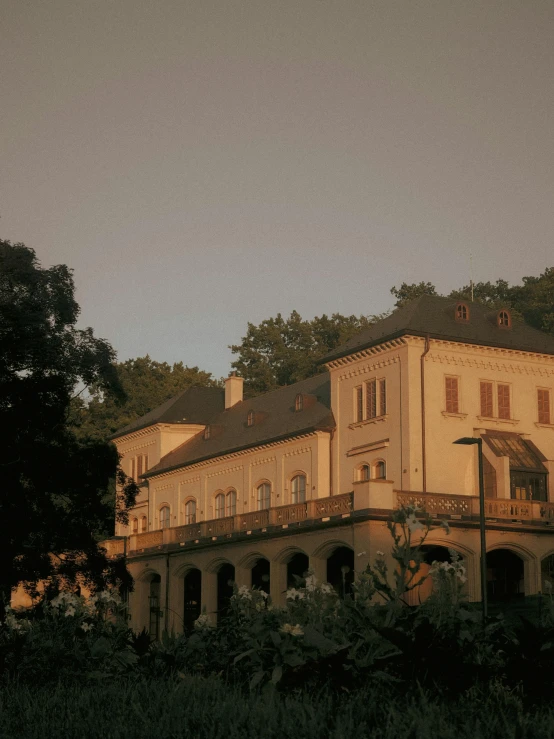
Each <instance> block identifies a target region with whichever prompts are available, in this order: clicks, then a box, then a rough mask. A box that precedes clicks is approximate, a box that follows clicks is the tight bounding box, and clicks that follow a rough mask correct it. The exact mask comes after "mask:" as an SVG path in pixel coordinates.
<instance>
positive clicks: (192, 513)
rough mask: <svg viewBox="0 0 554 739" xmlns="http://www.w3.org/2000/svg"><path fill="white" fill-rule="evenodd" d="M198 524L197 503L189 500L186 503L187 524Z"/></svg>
mask: <svg viewBox="0 0 554 739" xmlns="http://www.w3.org/2000/svg"><path fill="white" fill-rule="evenodd" d="M189 523H196V501H195V500H187V502H186V503H185V524H189Z"/></svg>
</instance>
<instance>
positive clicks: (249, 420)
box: [246, 411, 254, 426]
mask: <svg viewBox="0 0 554 739" xmlns="http://www.w3.org/2000/svg"><path fill="white" fill-rule="evenodd" d="M246 425H247V426H253V425H254V411H248V415H247V417H246Z"/></svg>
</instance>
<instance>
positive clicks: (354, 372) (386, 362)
mask: <svg viewBox="0 0 554 739" xmlns="http://www.w3.org/2000/svg"><path fill="white" fill-rule="evenodd" d="M398 362H400V356H399V355H398V354H395V355H394V356H389V357H382V358H381V359H379V360H378V361H377V362H373V363H372V364H365V365H361V366H358V367H356V368H354V367H352V369H350V371H349V372H344V373H343V374H342V375H339V382H340V381H342V380H349V379H350V378H351V377H359V376H360V375H368V374H370V373H374V372H377V371H378V370H380V369H384V368H385V367H390V365H391V364H397V363H398Z"/></svg>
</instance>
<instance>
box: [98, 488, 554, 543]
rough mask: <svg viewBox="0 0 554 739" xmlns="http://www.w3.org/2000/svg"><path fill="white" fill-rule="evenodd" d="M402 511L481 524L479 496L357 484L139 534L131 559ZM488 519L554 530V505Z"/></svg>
mask: <svg viewBox="0 0 554 739" xmlns="http://www.w3.org/2000/svg"><path fill="white" fill-rule="evenodd" d="M402 505H404V506H408V505H415V506H418V507H419V508H424V509H425V510H426V511H427V513H428V514H429V515H430V516H431V517H433V518H441V519H445V520H447V521H451V522H454V521H467V522H477V521H478V520H479V498H478V496H470V495H451V494H448V493H421V492H418V491H400V490H394V489H393V483H392V482H389V481H371V480H370V481H367V482H360V483H355V484H354V492H352V493H345V494H343V495H333V496H331V497H328V498H316V499H315V500H309V501H307V502H305V503H293V504H291V505H286V506H279V507H278V508H269V509H264V510H261V511H251V512H249V513H241V514H237V515H235V516H227V517H225V518H216V519H211V520H209V521H200V522H198V523H192V524H187V525H185V526H176V527H174V528H167V529H163V530H162V529H158V530H156V531H148V532H146V533H143V534H135V535H132V536H130V537H128V540H127V549H126V551H127V552H128V553H129V554H131V553H138V552H141V551H143V550H147V549H161V548H162V547H165V546H172V547H176V546H185V545H187V544H200V543H202V544H209V543H210V542H212V541H222V540H225V539H231V538H236V536H238V535H240V534H246V535H250V534H254V533H258V534H265V533H267V534H269V535H271V534H275V533H278V532H279V531H283V530H285V529H288V528H289V526H290V527H292V528H296V527H297V526H298V525H303V524H304V525H307V526H311V525H318V524H322V523H325V522H327V521H335V522H336V521H338V520H340V519H341V518H349V517H350V516H351V515H352V514H355V515H357V516H359V517H361V518H364V517H365V518H385V517H388V516H389V515H390V511H391V510H393V509H395V508H399V507H400V506H402ZM485 517H486V519H487V522H489V523H490V524H494V525H503V524H504V525H510V526H511V525H514V524H520V525H526V526H536V527H545V526H554V503H542V502H539V501H522V500H509V499H502V498H494V499H489V498H487V499H486V501H485ZM102 546H104V547H106V549H107V550H108V556H111V557H115V556H120V555H122V554H124V551H125V549H124V540H123V538H121V539H109V540H107V541H105V542H103V543H102Z"/></svg>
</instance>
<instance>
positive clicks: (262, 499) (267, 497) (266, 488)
mask: <svg viewBox="0 0 554 739" xmlns="http://www.w3.org/2000/svg"><path fill="white" fill-rule="evenodd" d="M262 488H263V493H262V492H261V491H262ZM266 503H267V505H266ZM256 506H257V508H256V510H258V511H266V510H268V509H269V508H271V483H270V482H269V481H268V480H262V481H261V482H259V483H258V484H257V485H256Z"/></svg>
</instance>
